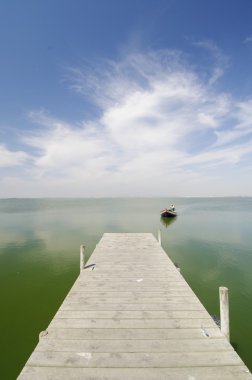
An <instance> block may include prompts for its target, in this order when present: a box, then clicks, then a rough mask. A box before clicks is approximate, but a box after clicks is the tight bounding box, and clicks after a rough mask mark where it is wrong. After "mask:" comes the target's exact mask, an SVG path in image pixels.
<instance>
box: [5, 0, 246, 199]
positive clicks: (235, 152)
mask: <svg viewBox="0 0 252 380" xmlns="http://www.w3.org/2000/svg"><path fill="white" fill-rule="evenodd" d="M251 19H252V2H251V0H204V1H202V0H127V1H125V0H50V1H49V0H43V1H36V0H35V1H34V0H24V1H20V0H9V1H4V0H2V1H0V198H12V197H17V198H18V197H20V198H30V197H32V198H33V197H35V198H36V197H128V196H129V197H135V196H136V197H163V196H164V197H175V196H252V22H251Z"/></svg>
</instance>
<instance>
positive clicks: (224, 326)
mask: <svg viewBox="0 0 252 380" xmlns="http://www.w3.org/2000/svg"><path fill="white" fill-rule="evenodd" d="M219 294H220V320H221V331H222V333H223V334H224V335H225V337H226V338H227V339H228V340H230V331H229V299H228V288H225V287H224V286H221V287H220V288H219Z"/></svg>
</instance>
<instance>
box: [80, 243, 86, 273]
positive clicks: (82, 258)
mask: <svg viewBox="0 0 252 380" xmlns="http://www.w3.org/2000/svg"><path fill="white" fill-rule="evenodd" d="M84 267H85V246H84V245H83V244H81V246H80V271H82V270H83V269H84Z"/></svg>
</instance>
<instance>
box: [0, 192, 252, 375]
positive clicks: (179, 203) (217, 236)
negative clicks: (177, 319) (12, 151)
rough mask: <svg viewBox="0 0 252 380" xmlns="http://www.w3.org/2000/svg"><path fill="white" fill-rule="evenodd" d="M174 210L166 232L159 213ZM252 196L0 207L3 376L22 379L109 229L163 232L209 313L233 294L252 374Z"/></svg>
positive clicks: (238, 344)
mask: <svg viewBox="0 0 252 380" xmlns="http://www.w3.org/2000/svg"><path fill="white" fill-rule="evenodd" d="M170 203H175V205H176V207H177V210H178V213H179V216H178V217H177V218H176V220H172V221H171V223H170V224H169V225H165V224H163V222H162V221H161V220H160V214H159V211H160V210H162V209H163V208H164V207H167V206H168V205H169V204H170ZM251 226H252V198H178V199H174V198H173V199H161V198H157V199H76V200H69V199H68V200H66V199H48V200H45V199H36V200H35V199H33V200H32V199H30V200H28V199H27V200H24V199H20V200H18V199H10V200H0V286H1V313H0V330H1V331H0V333H1V339H0V342H1V343H0V344H1V356H0V371H1V376H0V378H1V379H4V380H13V379H16V377H17V375H18V374H19V372H20V370H21V369H22V367H23V366H24V364H25V362H26V360H27V359H28V357H29V355H30V353H31V351H32V350H33V349H34V347H35V345H36V344H37V341H38V335H39V333H40V331H42V330H45V329H46V327H47V325H48V324H49V322H50V320H51V319H52V317H53V315H54V314H55V312H56V310H57V309H58V307H59V305H60V304H61V302H62V301H63V299H64V297H65V296H66V293H67V292H68V290H69V289H70V287H71V285H72V284H73V282H74V281H75V279H76V277H77V276H78V272H79V246H80V244H82V243H84V244H85V245H86V247H87V253H88V255H90V254H91V253H92V251H93V249H94V247H95V245H96V243H97V242H98V241H99V240H100V238H101V236H102V234H103V233H104V232H152V233H154V234H155V235H156V236H157V231H158V229H159V228H161V231H162V242H163V244H162V245H163V247H164V249H165V251H166V252H167V253H168V255H169V256H170V258H171V259H172V260H173V262H175V263H176V264H178V266H179V267H180V268H181V273H182V274H183V276H184V277H185V279H186V280H187V281H188V283H189V284H190V286H191V287H192V288H193V290H194V291H195V293H196V294H197V295H198V297H199V298H200V300H201V301H202V303H203V304H204V305H205V307H206V308H207V310H208V311H209V312H210V314H217V315H218V314H219V310H218V308H219V307H218V302H219V301H218V287H219V286H227V287H228V288H229V297H230V318H231V326H230V327H231V342H232V344H233V345H234V347H235V349H236V350H237V351H238V353H239V355H240V356H241V357H242V359H243V360H244V361H245V363H246V365H247V366H248V367H249V368H250V370H252V348H251V344H250V342H251V341H252V329H251V320H252V275H251V268H252V231H251Z"/></svg>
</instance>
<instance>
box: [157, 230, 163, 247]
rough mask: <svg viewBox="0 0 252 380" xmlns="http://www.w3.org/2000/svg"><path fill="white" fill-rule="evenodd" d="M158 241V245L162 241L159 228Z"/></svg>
mask: <svg viewBox="0 0 252 380" xmlns="http://www.w3.org/2000/svg"><path fill="white" fill-rule="evenodd" d="M158 243H159V245H161V243H162V238H161V230H160V229H159V230H158Z"/></svg>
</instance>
